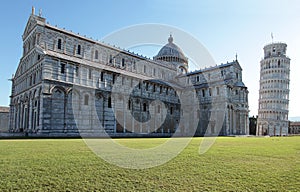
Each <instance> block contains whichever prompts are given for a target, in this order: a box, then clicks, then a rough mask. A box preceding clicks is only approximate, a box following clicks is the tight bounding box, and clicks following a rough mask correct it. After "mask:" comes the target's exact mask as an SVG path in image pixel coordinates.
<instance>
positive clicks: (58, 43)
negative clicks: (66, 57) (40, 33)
mask: <svg viewBox="0 0 300 192" xmlns="http://www.w3.org/2000/svg"><path fill="white" fill-rule="evenodd" d="M57 49H59V50H61V39H58V41H57Z"/></svg>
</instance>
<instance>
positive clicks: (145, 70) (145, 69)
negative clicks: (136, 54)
mask: <svg viewBox="0 0 300 192" xmlns="http://www.w3.org/2000/svg"><path fill="white" fill-rule="evenodd" d="M146 72H147V68H146V65H144V73H146Z"/></svg>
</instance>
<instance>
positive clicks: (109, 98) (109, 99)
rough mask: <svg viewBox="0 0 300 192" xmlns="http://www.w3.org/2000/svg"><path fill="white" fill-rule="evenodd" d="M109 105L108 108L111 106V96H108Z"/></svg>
mask: <svg viewBox="0 0 300 192" xmlns="http://www.w3.org/2000/svg"><path fill="white" fill-rule="evenodd" d="M107 107H108V108H111V97H108V101H107Z"/></svg>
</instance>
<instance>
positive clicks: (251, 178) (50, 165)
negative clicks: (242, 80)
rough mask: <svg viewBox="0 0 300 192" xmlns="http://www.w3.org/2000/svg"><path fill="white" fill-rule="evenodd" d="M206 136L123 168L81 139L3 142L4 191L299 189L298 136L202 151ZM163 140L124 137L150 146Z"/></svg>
mask: <svg viewBox="0 0 300 192" xmlns="http://www.w3.org/2000/svg"><path fill="white" fill-rule="evenodd" d="M202 139H203V138H194V139H193V140H192V141H191V143H190V144H189V146H188V147H187V148H186V149H185V150H184V151H183V152H182V153H181V154H179V155H178V156H177V157H176V158H174V159H173V160H171V161H169V162H168V163H166V164H164V165H161V166H158V167H154V168H150V169H142V170H133V169H124V168H119V167H117V166H114V165H111V164H109V163H107V162H105V161H104V160H102V159H100V158H99V157H97V156H96V155H95V154H94V153H93V152H91V151H90V150H89V148H88V147H87V146H86V145H85V143H84V142H83V141H82V140H80V139H69V140H67V139H57V140H54V139H51V140H50V139H49V140H47V139H38V140H0V191H299V190H300V162H299V160H300V137H271V138H232V137H220V138H218V139H217V141H216V143H215V144H214V145H213V147H212V148H211V149H210V150H209V151H208V152H207V153H205V154H204V155H199V153H198V150H199V145H200V142H201V140H202ZM164 141H165V139H123V140H118V142H120V143H123V144H124V145H126V146H135V147H137V148H139V146H140V148H145V147H146V148H147V146H151V147H153V146H155V145H156V144H160V143H162V142H164Z"/></svg>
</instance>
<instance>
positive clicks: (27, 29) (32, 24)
mask: <svg viewBox="0 0 300 192" xmlns="http://www.w3.org/2000/svg"><path fill="white" fill-rule="evenodd" d="M36 23H37V22H36V19H35V18H34V16H33V15H31V16H30V17H29V19H28V21H27V24H26V27H25V30H24V33H23V35H22V38H23V40H24V39H25V38H26V37H27V35H28V34H29V33H30V32H31V31H32V29H33V28H34V27H35V25H36Z"/></svg>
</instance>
